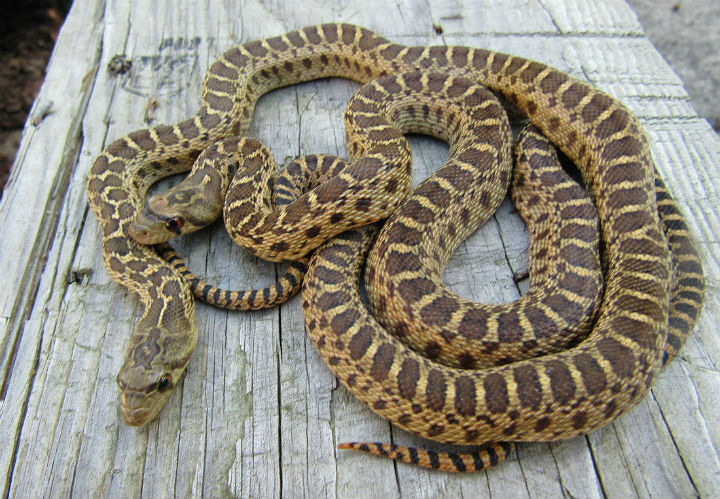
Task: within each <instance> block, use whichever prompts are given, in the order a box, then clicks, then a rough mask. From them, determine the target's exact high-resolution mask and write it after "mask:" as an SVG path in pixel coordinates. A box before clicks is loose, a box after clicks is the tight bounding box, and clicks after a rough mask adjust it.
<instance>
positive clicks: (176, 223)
mask: <svg viewBox="0 0 720 499" xmlns="http://www.w3.org/2000/svg"><path fill="white" fill-rule="evenodd" d="M182 226H183V219H182V218H180V217H172V218H169V219H168V220H167V222H165V228H166V229H167V230H169V231H171V232H175V233H176V234H180V229H182Z"/></svg>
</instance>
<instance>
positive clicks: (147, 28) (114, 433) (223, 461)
mask: <svg viewBox="0 0 720 499" xmlns="http://www.w3.org/2000/svg"><path fill="white" fill-rule="evenodd" d="M181 6H182V7H181ZM336 21H342V22H352V23H355V24H359V25H363V26H365V27H367V28H370V29H372V30H374V31H376V32H378V33H380V34H382V35H383V36H385V37H387V38H389V39H391V40H393V41H397V42H400V43H406V44H416V45H426V44H464V45H471V46H478V47H485V48H490V49H495V50H500V51H503V52H508V53H512V54H517V55H522V56H525V57H529V58H532V59H536V60H540V61H543V62H546V63H549V64H552V65H554V66H556V67H558V68H560V69H562V70H564V71H567V72H569V73H571V74H573V75H575V76H577V77H579V78H581V79H586V80H589V81H590V82H592V83H593V84H595V85H596V86H598V87H600V88H601V89H603V90H605V91H607V92H609V93H610V94H612V95H614V96H616V97H618V98H619V99H620V100H622V101H623V102H624V103H625V104H627V105H628V106H629V107H630V109H631V110H632V111H633V112H635V113H636V114H637V115H638V116H639V117H640V118H641V120H642V122H643V124H644V126H645V129H646V131H647V134H648V137H649V139H650V142H651V145H652V149H653V154H654V157H655V159H656V161H657V164H658V168H659V170H660V172H661V173H662V174H663V176H664V178H665V179H666V181H667V183H668V185H669V187H670V189H671V191H672V192H673V194H674V195H675V197H676V199H677V200H678V202H679V204H680V206H681V208H682V210H683V212H684V213H685V215H686V217H687V220H688V222H689V225H690V227H691V229H692V232H693V235H694V237H695V239H696V241H697V244H698V247H699V250H700V253H701V256H702V258H703V261H704V268H705V272H706V275H707V299H706V305H705V309H704V313H703V315H702V319H701V321H700V324H699V327H698V328H697V330H696V332H695V333H694V335H693V336H692V337H691V338H690V340H689V341H688V343H687V344H686V346H685V348H684V349H683V351H682V352H681V354H680V356H679V358H678V359H677V360H675V361H674V362H673V363H672V364H670V365H669V366H668V367H667V368H666V369H664V371H663V372H662V373H661V375H660V377H659V379H658V380H657V382H656V384H655V386H654V388H653V389H652V391H651V393H650V394H649V395H648V397H647V398H646V399H645V400H644V401H643V402H642V403H641V404H640V405H639V406H637V407H636V408H634V409H633V410H631V411H630V412H628V413H627V414H625V415H623V416H622V417H620V418H619V419H618V420H617V421H616V422H615V423H614V424H612V425H609V426H607V427H605V428H603V429H602V430H599V431H596V432H593V433H591V434H589V435H587V436H581V437H577V438H574V439H571V440H567V441H562V442H557V443H550V444H548V443H533V444H522V445H519V446H518V448H517V452H516V453H515V454H514V455H513V456H512V457H511V458H510V459H509V460H508V461H506V462H505V463H503V464H501V465H499V466H497V467H496V468H495V469H492V470H490V471H488V472H485V473H478V474H469V475H451V474H445V473H438V472H431V471H426V470H421V469H416V468H414V467H411V466H407V465H400V464H398V465H396V464H394V463H393V462H391V461H386V460H383V459H378V458H373V457H370V456H367V455H362V454H358V453H352V452H349V451H339V450H337V449H336V444H337V443H339V442H342V441H347V440H356V439H362V440H377V441H387V442H389V441H393V442H395V443H405V444H415V445H426V442H424V441H421V440H420V439H417V438H415V437H413V436H411V435H408V434H406V433H404V432H402V431H400V430H398V429H396V428H393V427H391V425H389V424H388V423H387V422H385V421H383V420H381V419H380V418H379V417H377V416H376V415H375V414H374V413H372V412H371V411H370V410H369V409H368V408H366V407H365V406H364V405H362V404H361V403H359V402H358V401H356V400H355V399H354V398H353V397H352V396H351V395H350V394H349V393H348V392H347V391H346V390H345V389H344V388H343V387H342V386H339V385H338V383H337V381H336V380H335V379H334V378H333V377H332V376H331V375H330V372H329V371H328V369H327V368H326V367H325V365H324V364H323V362H322V360H321V359H320V357H319V356H318V355H317V353H316V352H315V350H314V348H313V346H312V343H311V342H310V340H309V339H308V337H307V335H306V334H305V332H304V330H303V323H302V316H301V309H300V300H299V297H295V298H294V299H292V300H291V301H290V302H288V303H287V304H285V305H283V306H282V307H279V308H276V309H273V310H268V311H263V312H255V313H228V312H224V311H220V310H216V309H213V308H211V307H207V306H204V305H202V304H200V305H198V307H197V320H198V326H199V329H200V339H199V343H198V346H197V349H196V351H195V353H194V354H193V357H192V359H191V361H190V364H189V367H188V371H187V375H186V377H185V378H184V382H183V383H182V385H181V386H180V387H179V388H178V389H176V390H175V391H174V393H173V395H172V397H171V399H170V401H169V403H168V404H167V406H166V407H165V408H164V409H163V410H162V412H161V413H160V417H159V419H157V420H156V421H155V422H153V423H151V424H150V425H149V426H147V427H144V428H130V427H127V426H125V425H124V424H123V423H122V421H121V419H120V415H119V396H118V389H117V386H116V384H115V376H116V374H117V372H118V369H119V368H120V365H121V363H122V358H123V352H124V349H125V344H126V341H127V338H128V337H129V335H130V333H131V331H132V330H133V328H134V327H135V324H136V323H137V320H138V318H139V316H140V313H141V310H140V309H139V308H140V307H139V303H138V301H137V300H136V299H135V297H134V296H132V295H130V294H128V293H127V292H126V291H125V290H124V289H123V288H121V287H120V286H118V285H117V284H115V282H113V281H112V280H111V279H110V278H109V276H108V274H107V273H106V272H105V269H104V267H103V265H102V261H101V256H100V235H99V230H98V224H97V221H96V219H95V217H94V216H93V215H92V214H91V213H90V212H89V209H88V204H87V199H86V195H85V179H86V176H87V172H88V170H89V168H90V165H91V163H92V161H93V159H94V158H95V156H97V154H98V153H99V152H100V151H101V150H102V149H103V147H104V146H105V145H106V144H109V143H110V141H112V140H113V139H115V138H117V137H119V136H122V135H124V134H126V133H128V132H130V131H132V130H135V129H138V128H143V127H145V126H147V124H148V122H151V123H152V124H160V123H172V122H176V121H179V120H181V119H183V118H185V117H187V116H189V115H190V114H192V113H193V112H194V111H195V110H196V109H197V106H198V99H199V88H200V84H201V81H202V78H203V75H204V73H205V70H206V69H207V67H208V66H209V65H210V63H211V62H212V61H213V60H214V59H215V58H216V57H217V56H219V55H220V54H221V53H222V52H223V51H224V50H226V49H227V48H229V47H231V46H232V45H234V44H237V43H241V42H245V41H249V40H253V39H257V38H264V37H267V36H272V35H277V34H281V33H284V32H286V31H289V30H292V29H296V28H299V27H302V26H305V25H309V24H316V23H319V22H336ZM434 26H436V27H441V28H442V34H438V33H436V30H435V29H434ZM118 54H125V55H126V56H127V58H129V59H130V60H131V61H132V67H131V68H130V70H129V71H128V72H127V73H126V74H124V75H119V76H116V75H113V74H112V73H111V72H109V71H108V69H107V67H108V63H109V61H110V60H111V59H112V58H113V56H115V55H118ZM357 88H358V85H356V84H354V83H351V82H347V81H342V80H331V81H317V82H311V83H307V84H302V85H297V86H294V87H290V88H285V89H281V90H278V91H275V92H272V93H271V94H269V95H267V96H265V97H263V98H262V99H261V101H260V103H259V105H258V106H257V110H256V115H255V118H254V123H253V126H252V129H251V134H252V135H253V136H256V137H258V138H259V139H260V140H262V141H263V142H265V143H266V144H268V145H269V146H270V148H271V149H272V151H273V153H274V154H275V156H276V158H277V160H278V162H279V163H283V162H284V161H285V160H286V159H288V158H291V157H294V156H297V155H301V154H310V153H323V152H326V153H335V154H341V155H343V154H344V152H345V151H344V127H343V123H342V115H343V110H344V107H345V104H346V103H347V101H348V99H349V98H350V96H351V95H352V93H353V92H354V91H355V90H356V89H357ZM411 144H412V146H413V155H414V168H415V179H416V183H417V181H419V180H420V179H422V178H424V177H425V176H426V175H427V174H428V172H431V171H433V170H434V169H436V168H437V167H438V166H439V165H440V164H441V163H442V161H443V160H444V159H445V157H446V155H447V147H446V146H445V145H444V144H442V143H440V142H438V141H435V140H431V139H425V138H413V139H412V142H411ZM719 165H720V140H718V137H717V135H716V134H715V133H714V132H713V131H712V129H711V128H710V126H709V125H708V123H707V122H705V121H704V120H701V119H699V118H698V117H697V116H696V114H695V112H694V110H693V109H692V107H691V105H690V103H689V98H688V96H687V94H686V93H685V90H684V89H683V85H682V82H681V81H680V80H679V79H678V77H677V76H676V75H675V74H674V73H673V72H672V71H671V70H670V68H669V67H668V66H667V64H666V63H665V62H664V61H663V60H662V58H661V57H660V55H659V54H658V53H657V52H656V51H655V49H654V48H653V47H652V46H651V44H650V43H649V42H648V41H647V40H646V39H645V37H644V35H643V33H642V28H641V26H640V25H639V24H638V22H637V20H636V18H635V16H634V14H633V13H632V11H631V10H630V9H629V8H628V6H627V5H626V4H625V3H624V2H623V1H620V0H610V1H606V2H596V1H594V0H503V1H493V0H466V1H464V2H463V1H459V0H451V1H446V0H425V1H420V0H396V1H395V2H386V1H384V0H343V1H337V2H332V3H331V2H327V1H322V0H305V1H303V2H299V1H298V2H293V1H288V2H282V1H260V0H227V1H224V2H219V1H217V2H216V1H198V2H177V1H173V0H153V1H152V2H147V1H139V0H138V1H129V0H113V1H103V0H75V3H74V6H73V8H72V11H71V13H70V15H69V17H68V19H67V21H66V23H65V26H64V27H63V29H62V32H61V34H60V38H59V40H58V43H57V45H56V48H55V52H54V54H53V57H52V60H51V62H50V65H49V68H48V73H47V79H46V82H45V85H44V86H43V88H42V91H41V93H40V96H39V97H38V99H37V101H36V103H35V106H34V108H33V112H32V115H31V117H30V119H29V120H28V123H27V126H26V128H25V132H24V136H23V141H22V144H21V148H20V151H19V152H18V156H17V159H16V162H15V167H14V170H13V173H12V175H11V179H10V183H9V184H8V186H7V187H6V190H5V193H4V197H3V199H2V202H1V203H0V235H2V237H0V255H1V257H0V276H2V283H3V285H2V286H0V354H1V355H2V356H1V357H0V362H1V368H0V387H1V390H2V391H1V392H0V398H1V400H0V442H2V444H1V447H0V492H2V493H3V494H4V496H9V497H30V496H34V497H40V496H43V497H69V496H72V497H100V496H102V497H139V496H143V497H171V496H177V497H196V496H206V497H227V496H243V497H277V496H280V495H283V496H285V497H313V498H315V497H383V498H384V497H399V496H403V497H459V496H465V497H493V498H500V497H508V498H521V497H532V498H544V497H548V498H551V497H575V498H583V497H612V498H615V497H617V498H632V497H658V498H663V497H696V496H701V497H707V498H712V497H720V458H719V457H718V449H720V425H718V422H719V421H720V402H719V396H718V392H719V390H720V389H719V388H718V387H720V371H719V364H720V338H719V337H718V334H717V331H718V319H720V303H719V302H718V283H719V281H720V241H719V238H718V234H719V233H720V221H719V218H718V205H719V203H718V192H717V189H718V187H717V186H718V185H720V167H719ZM164 185H165V187H167V185H168V184H167V183H166V184H164ZM526 248H527V231H526V230H525V228H524V226H523V224H522V222H521V221H520V219H519V218H518V217H517V216H516V215H515V214H514V213H513V212H512V206H511V205H510V204H509V203H508V202H506V203H505V204H504V205H503V206H502V209H501V210H500V212H499V213H498V214H497V215H496V216H495V217H494V219H493V220H491V222H489V223H488V224H486V225H485V226H484V227H483V228H482V229H481V230H479V231H478V232H477V233H476V234H475V235H473V236H472V237H471V238H470V239H469V240H468V241H467V242H466V243H464V244H463V245H462V246H461V247H460V248H459V250H458V251H457V253H456V254H455V256H454V257H453V260H452V262H451V265H450V267H449V268H448V270H447V273H446V275H445V279H446V282H447V283H448V284H449V285H450V287H451V288H452V289H453V290H455V291H456V292H458V293H460V294H461V295H463V296H466V297H468V298H471V299H475V300H478V301H486V302H493V303H498V302H503V301H508V300H512V299H514V298H516V297H517V296H519V293H520V292H521V289H522V286H520V288H519V287H518V286H516V285H515V283H514V282H513V279H512V275H513V272H518V271H522V270H523V269H524V268H526V267H527V257H526ZM179 250H180V252H181V253H182V254H183V255H189V257H188V259H189V264H190V266H191V268H193V269H194V270H195V271H197V272H198V273H199V274H201V275H205V276H207V278H208V279H209V280H211V281H214V282H218V283H220V284H221V285H223V286H225V287H244V286H249V285H253V286H263V285H266V284H268V283H270V282H271V281H272V280H273V278H274V277H275V275H276V272H277V269H276V267H275V266H274V265H272V264H269V263H266V262H262V261H258V260H257V259H256V258H254V257H252V256H250V255H249V254H248V253H247V252H246V251H244V250H242V249H239V248H237V247H235V246H234V245H233V244H232V243H231V241H230V239H229V238H228V236H227V235H226V234H225V233H224V230H222V228H221V226H220V225H219V224H216V225H215V226H214V227H213V228H212V230H209V231H202V232H200V233H197V234H195V235H192V236H190V237H186V238H184V239H183V241H182V242H181V243H179ZM436 448H437V446H436ZM440 448H442V447H440Z"/></svg>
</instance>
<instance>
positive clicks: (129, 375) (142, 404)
mask: <svg viewBox="0 0 720 499" xmlns="http://www.w3.org/2000/svg"><path fill="white" fill-rule="evenodd" d="M184 371H185V368H182V369H175V370H167V371H166V370H162V369H149V370H148V369H145V368H144V367H143V366H140V365H135V366H129V365H127V364H126V365H124V366H123V367H122V369H121V370H120V372H119V373H118V376H117V383H118V386H119V387H120V394H121V399H122V405H121V412H122V417H123V420H124V421H125V424H127V425H128V426H143V425H146V424H148V423H149V422H150V421H152V420H153V419H155V418H156V417H157V415H158V413H159V412H160V409H162V407H163V405H165V402H167V399H168V397H169V396H170V393H172V389H173V387H174V386H175V384H176V383H177V381H178V380H179V379H180V377H181V376H182V374H183V372H184Z"/></svg>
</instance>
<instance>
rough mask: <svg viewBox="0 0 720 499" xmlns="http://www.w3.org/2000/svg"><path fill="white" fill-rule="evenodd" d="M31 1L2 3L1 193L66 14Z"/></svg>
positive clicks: (0, 13)
mask: <svg viewBox="0 0 720 499" xmlns="http://www.w3.org/2000/svg"><path fill="white" fill-rule="evenodd" d="M28 3H32V2H27V3H25V2H17V3H16V4H14V5H12V6H8V5H7V3H6V2H3V4H2V5H0V19H1V20H0V194H1V193H2V189H3V187H4V186H5V182H6V181H7V178H8V175H9V172H10V167H11V166H12V163H13V160H14V159H15V151H16V149H17V147H18V145H19V144H20V138H21V136H22V130H23V126H24V125H25V120H26V118H27V115H28V112H29V111H30V107H31V106H32V103H33V101H34V100H35V96H36V95H37V93H38V91H39V90H40V86H41V85H42V82H43V79H44V78H45V67H46V66H47V62H48V59H49V58H50V53H51V52H52V48H53V45H54V44H55V39H56V38H57V34H58V31H59V29H60V26H61V25H62V22H63V20H64V14H65V13H64V12H63V10H64V9H62V8H58V7H49V8H48V7H41V6H37V5H30V6H28Z"/></svg>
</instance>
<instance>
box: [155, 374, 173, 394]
mask: <svg viewBox="0 0 720 499" xmlns="http://www.w3.org/2000/svg"><path fill="white" fill-rule="evenodd" d="M170 388H172V376H171V375H170V374H163V375H162V376H160V381H158V391H159V392H165V391H168V390H169V389H170Z"/></svg>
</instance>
